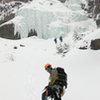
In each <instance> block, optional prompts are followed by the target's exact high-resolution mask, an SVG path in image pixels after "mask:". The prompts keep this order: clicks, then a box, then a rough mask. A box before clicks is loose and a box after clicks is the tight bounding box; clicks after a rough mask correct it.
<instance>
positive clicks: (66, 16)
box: [13, 0, 93, 39]
mask: <svg viewBox="0 0 100 100" xmlns="http://www.w3.org/2000/svg"><path fill="white" fill-rule="evenodd" d="M75 1H77V0H75ZM75 1H74V0H71V1H69V0H66V3H65V4H63V3H61V2H59V1H58V0H34V1H32V2H31V3H29V4H27V5H25V6H24V7H22V8H21V9H19V10H18V12H17V13H16V17H15V19H14V21H13V23H14V24H15V34H16V33H19V34H20V35H21V38H24V37H27V36H28V33H29V32H30V31H31V30H33V31H34V30H35V31H36V33H37V36H38V37H39V38H44V39H48V38H52V37H59V36H61V35H62V36H67V35H68V34H69V33H71V32H72V33H73V32H77V33H81V32H86V31H89V29H90V28H91V29H92V28H93V26H91V23H93V22H92V21H89V20H88V18H87V16H86V14H85V13H84V11H83V10H82V9H81V7H80V3H77V2H75ZM79 2H80V0H79ZM71 3H72V5H71ZM18 19H19V22H20V23H18V22H17V21H16V20H18ZM89 25H90V26H89Z"/></svg>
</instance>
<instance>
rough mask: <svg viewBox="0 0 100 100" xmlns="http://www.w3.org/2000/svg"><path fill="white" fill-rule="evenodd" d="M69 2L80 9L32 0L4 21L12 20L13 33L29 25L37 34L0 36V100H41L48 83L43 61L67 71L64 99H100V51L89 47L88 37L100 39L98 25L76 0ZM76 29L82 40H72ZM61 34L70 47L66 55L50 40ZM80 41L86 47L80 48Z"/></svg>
mask: <svg viewBox="0 0 100 100" xmlns="http://www.w3.org/2000/svg"><path fill="white" fill-rule="evenodd" d="M67 1H68V0H67ZM78 1H79V2H78ZM82 1H84V0H82ZM51 3H53V4H54V5H53V6H50V4H51ZM71 3H72V6H73V7H76V8H78V9H75V10H73V9H71V5H67V3H65V4H62V3H60V2H59V1H57V0H34V1H33V2H32V3H29V4H26V5H25V6H23V7H22V8H21V9H19V11H18V12H17V13H16V17H15V18H14V19H13V20H10V21H9V22H7V23H5V24H8V23H14V24H15V34H16V32H17V31H18V32H19V34H20V33H21V37H22V38H23V37H27V35H28V34H27V33H28V32H29V31H30V29H31V28H33V29H35V30H36V31H37V32H38V37H30V38H24V39H21V40H8V39H3V38H0V100H41V94H42V92H43V89H44V87H45V86H46V85H47V84H48V77H49V74H48V73H47V72H46V71H45V70H44V65H45V64H47V63H50V64H52V65H53V67H57V66H61V67H63V68H64V69H65V71H66V72H67V74H68V88H67V89H66V91H65V95H64V96H63V97H62V100H100V79H99V78H100V50H96V51H95V50H91V49H89V45H90V40H92V39H96V38H100V34H99V33H100V29H96V25H95V23H94V21H93V20H92V19H88V18H87V16H85V13H84V12H83V11H82V10H81V9H80V7H79V3H80V0H69V4H71ZM65 5H66V6H67V7H66V6H65ZM74 34H77V35H79V36H80V35H81V34H83V37H82V40H75V37H73V36H74ZM60 35H63V36H65V38H64V43H66V44H68V46H69V52H67V53H66V55H65V56H62V54H58V53H57V51H56V45H55V43H54V41H53V40H54V37H59V36H60ZM39 37H40V38H39ZM52 37H53V38H52ZM42 38H49V39H47V40H44V39H42ZM84 41H85V42H88V44H87V45H88V50H79V49H78V48H79V47H80V46H83V45H84Z"/></svg>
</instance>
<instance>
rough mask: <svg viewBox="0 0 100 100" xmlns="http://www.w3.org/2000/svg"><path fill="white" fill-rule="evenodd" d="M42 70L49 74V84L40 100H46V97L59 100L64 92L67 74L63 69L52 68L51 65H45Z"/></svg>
mask: <svg viewBox="0 0 100 100" xmlns="http://www.w3.org/2000/svg"><path fill="white" fill-rule="evenodd" d="M44 68H45V70H46V71H47V72H48V73H49V74H50V77H49V80H50V82H49V83H48V85H47V86H46V87H45V89H44V90H45V91H44V92H43V93H42V100H48V97H49V98H51V99H52V98H53V99H54V100H61V97H62V96H63V95H64V90H65V89H66V88H67V74H66V73H65V71H64V69H63V68H61V67H57V68H52V65H51V64H46V65H45V66H44Z"/></svg>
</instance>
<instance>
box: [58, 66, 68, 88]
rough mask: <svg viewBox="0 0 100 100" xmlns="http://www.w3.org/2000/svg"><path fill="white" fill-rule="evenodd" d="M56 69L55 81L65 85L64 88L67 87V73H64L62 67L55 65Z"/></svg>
mask: <svg viewBox="0 0 100 100" xmlns="http://www.w3.org/2000/svg"><path fill="white" fill-rule="evenodd" d="M56 70H57V72H58V80H57V81H56V83H57V84H58V85H60V86H62V87H63V86H65V88H67V74H66V73H65V71H64V69H63V68H61V67H57V68H56Z"/></svg>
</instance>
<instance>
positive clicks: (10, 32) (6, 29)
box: [0, 24, 20, 39]
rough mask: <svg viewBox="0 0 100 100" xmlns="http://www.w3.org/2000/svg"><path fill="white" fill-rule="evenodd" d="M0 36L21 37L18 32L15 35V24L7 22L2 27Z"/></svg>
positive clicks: (8, 37)
mask: <svg viewBox="0 0 100 100" xmlns="http://www.w3.org/2000/svg"><path fill="white" fill-rule="evenodd" d="M0 37H2V38H7V39H20V35H18V33H17V34H16V35H14V24H6V25H3V26H2V27H0Z"/></svg>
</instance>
